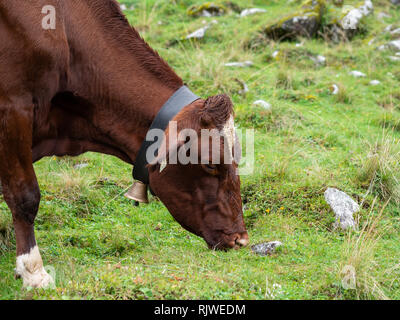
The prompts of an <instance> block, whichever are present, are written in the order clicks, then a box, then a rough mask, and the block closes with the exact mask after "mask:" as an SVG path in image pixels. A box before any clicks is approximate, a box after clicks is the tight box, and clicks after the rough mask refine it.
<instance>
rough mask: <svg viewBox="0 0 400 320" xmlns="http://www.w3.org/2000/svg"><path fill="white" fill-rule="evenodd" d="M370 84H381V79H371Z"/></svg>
mask: <svg viewBox="0 0 400 320" xmlns="http://www.w3.org/2000/svg"><path fill="white" fill-rule="evenodd" d="M369 84H370V85H371V86H377V85H379V84H381V82H380V81H379V80H371V82H370V83H369Z"/></svg>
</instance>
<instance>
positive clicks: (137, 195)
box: [125, 181, 149, 203]
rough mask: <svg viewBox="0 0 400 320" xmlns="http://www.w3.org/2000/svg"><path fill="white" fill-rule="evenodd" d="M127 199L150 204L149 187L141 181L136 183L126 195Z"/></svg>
mask: <svg viewBox="0 0 400 320" xmlns="http://www.w3.org/2000/svg"><path fill="white" fill-rule="evenodd" d="M125 197H127V198H128V199H131V200H135V201H138V202H142V203H149V199H148V198H147V185H146V184H144V183H143V182H141V181H135V183H134V184H133V186H132V187H131V188H130V189H129V190H128V192H127V193H125Z"/></svg>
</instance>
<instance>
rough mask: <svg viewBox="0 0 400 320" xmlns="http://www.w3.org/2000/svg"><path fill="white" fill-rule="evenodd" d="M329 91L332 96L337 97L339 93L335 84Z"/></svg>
mask: <svg viewBox="0 0 400 320" xmlns="http://www.w3.org/2000/svg"><path fill="white" fill-rule="evenodd" d="M330 89H331V93H332V94H333V95H337V94H338V93H339V87H338V86H337V85H336V84H333V85H332V86H331V88H330Z"/></svg>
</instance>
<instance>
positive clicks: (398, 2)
mask: <svg viewBox="0 0 400 320" xmlns="http://www.w3.org/2000/svg"><path fill="white" fill-rule="evenodd" d="M390 2H391V3H392V4H395V5H400V0H390Z"/></svg>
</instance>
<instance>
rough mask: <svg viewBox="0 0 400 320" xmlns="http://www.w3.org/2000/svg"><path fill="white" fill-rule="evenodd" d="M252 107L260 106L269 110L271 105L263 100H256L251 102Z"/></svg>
mask: <svg viewBox="0 0 400 320" xmlns="http://www.w3.org/2000/svg"><path fill="white" fill-rule="evenodd" d="M253 105H255V106H260V107H262V108H264V109H265V110H271V108H272V107H271V104H270V103H268V102H266V101H264V100H257V101H254V102H253Z"/></svg>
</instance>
